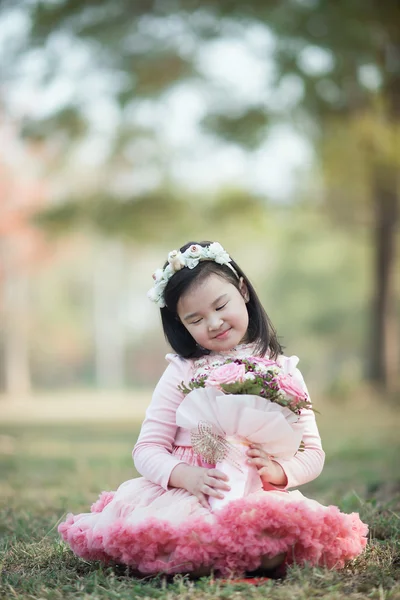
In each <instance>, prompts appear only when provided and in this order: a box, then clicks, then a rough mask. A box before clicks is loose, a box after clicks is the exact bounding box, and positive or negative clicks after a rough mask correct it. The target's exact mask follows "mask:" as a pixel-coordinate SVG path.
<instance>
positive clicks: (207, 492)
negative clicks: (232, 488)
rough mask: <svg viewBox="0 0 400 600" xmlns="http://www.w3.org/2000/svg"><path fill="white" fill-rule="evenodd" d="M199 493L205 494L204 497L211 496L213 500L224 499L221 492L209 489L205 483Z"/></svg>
mask: <svg viewBox="0 0 400 600" xmlns="http://www.w3.org/2000/svg"><path fill="white" fill-rule="evenodd" d="M200 491H201V493H202V494H205V495H206V496H213V497H214V498H221V499H222V498H223V497H224V495H223V493H222V492H220V491H218V490H217V489H215V488H213V487H211V485H207V484H206V483H204V485H203V486H202V488H201V490H200Z"/></svg>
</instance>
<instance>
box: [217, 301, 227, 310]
mask: <svg viewBox="0 0 400 600" xmlns="http://www.w3.org/2000/svg"><path fill="white" fill-rule="evenodd" d="M227 304H228V303H227V302H225V304H223V305H222V306H218V308H216V309H215V310H222V309H223V308H224V306H226V305H227Z"/></svg>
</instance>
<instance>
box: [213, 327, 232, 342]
mask: <svg viewBox="0 0 400 600" xmlns="http://www.w3.org/2000/svg"><path fill="white" fill-rule="evenodd" d="M231 329H232V328H231V327H230V328H229V329H227V330H226V331H223V332H222V333H220V334H218V335H216V336H215V338H214V340H222V339H223V338H224V337H226V334H227V333H229V331H230V330H231Z"/></svg>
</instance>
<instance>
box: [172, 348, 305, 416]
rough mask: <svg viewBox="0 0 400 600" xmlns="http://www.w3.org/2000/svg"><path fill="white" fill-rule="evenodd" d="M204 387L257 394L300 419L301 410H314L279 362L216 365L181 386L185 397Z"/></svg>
mask: <svg viewBox="0 0 400 600" xmlns="http://www.w3.org/2000/svg"><path fill="white" fill-rule="evenodd" d="M205 387H216V388H218V389H220V390H221V391H223V392H225V394H255V395H257V396H261V397H262V398H265V399H266V400H270V402H276V403H277V404H279V405H280V406H285V407H287V408H288V409H289V410H290V411H292V412H293V413H295V414H297V415H300V412H301V409H302V408H311V402H310V400H309V398H308V395H307V393H306V392H305V391H304V390H303V389H302V387H301V385H300V384H299V382H298V381H296V379H295V377H294V376H293V374H291V373H284V372H282V369H281V367H280V366H279V365H278V363H277V362H275V361H273V360H269V359H266V358H259V357H257V356H251V357H249V358H236V359H233V358H232V359H228V360H226V361H225V363H223V364H221V365H220V364H218V363H217V364H216V366H214V367H212V368H211V369H210V370H209V371H208V372H201V373H200V374H198V375H197V376H196V377H193V379H191V380H190V381H189V383H188V385H187V386H186V385H185V384H184V383H183V382H182V384H181V385H180V386H178V388H179V389H180V391H181V392H183V393H184V394H185V395H186V394H189V393H190V392H192V391H193V390H195V389H199V388H205Z"/></svg>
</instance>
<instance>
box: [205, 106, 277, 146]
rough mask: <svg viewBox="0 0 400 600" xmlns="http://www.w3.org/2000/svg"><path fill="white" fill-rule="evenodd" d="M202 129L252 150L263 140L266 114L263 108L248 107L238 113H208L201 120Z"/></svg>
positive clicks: (266, 121) (265, 132)
mask: <svg viewBox="0 0 400 600" xmlns="http://www.w3.org/2000/svg"><path fill="white" fill-rule="evenodd" d="M202 125H203V127H204V129H205V130H206V131H208V132H210V133H213V134H215V135H216V136H218V137H219V138H220V139H222V140H224V141H225V142H234V143H236V144H240V145H241V146H243V147H244V148H246V149H247V150H254V149H255V148H257V147H258V146H260V145H261V144H262V142H263V141H265V138H266V136H267V131H266V129H267V125H268V116H267V114H266V112H265V109H263V108H256V107H255V108H250V109H249V110H246V111H245V112H244V113H242V114H240V115H237V116H236V115H227V114H219V113H215V114H209V115H207V116H206V117H205V118H204V119H203V121H202Z"/></svg>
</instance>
